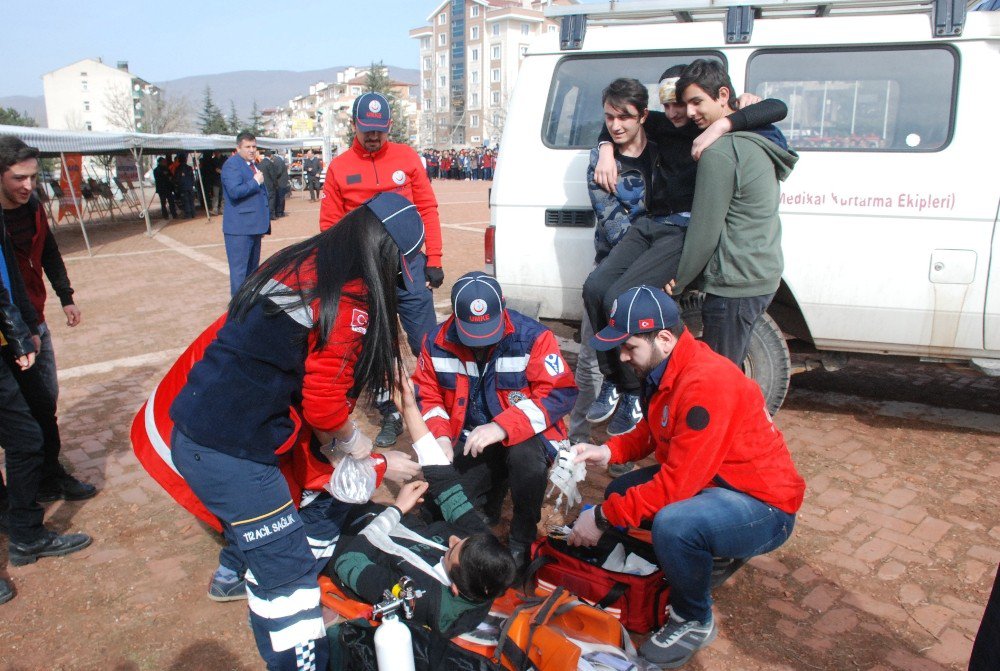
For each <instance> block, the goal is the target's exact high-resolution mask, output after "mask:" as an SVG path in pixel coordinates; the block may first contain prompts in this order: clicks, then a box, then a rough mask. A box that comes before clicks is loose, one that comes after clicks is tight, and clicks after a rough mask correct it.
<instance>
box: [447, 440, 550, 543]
mask: <svg viewBox="0 0 1000 671" xmlns="http://www.w3.org/2000/svg"><path fill="white" fill-rule="evenodd" d="M464 447H465V444H464V442H463V443H459V444H458V445H456V446H455V461H454V464H453V465H454V467H455V470H456V471H458V473H459V475H460V476H461V479H462V484H463V486H464V487H465V491H466V492H467V493H468V495H469V497H470V499H472V501H473V502H474V503H475V505H476V507H477V508H480V509H483V510H485V512H486V514H487V515H489V516H490V517H496V516H499V513H500V506H501V505H503V500H504V497H505V496H506V495H507V488H508V487H509V488H510V494H511V499H512V501H513V503H514V519H513V521H512V522H511V525H510V537H511V539H512V540H514V541H517V542H518V543H523V544H525V545H530V544H531V543H532V542H533V541H534V540H535V538H536V537H537V535H538V522H539V520H541V519H542V502H543V501H544V500H545V486H546V484H547V482H548V469H549V458H550V456H552V454H551V453H552V452H554V448H552V447H551V446H550V445H549V442H548V441H547V440H545V439H544V438H542V437H541V436H532V437H531V438H529V439H527V440H526V441H524V442H522V443H517V444H515V445H511V446H510V447H506V446H504V445H501V444H499V443H496V444H493V445H490V446H489V447H487V448H486V449H485V450H483V452H482V454H480V455H479V456H478V457H475V458H473V457H471V456H465V455H464V454H462V451H463V449H464Z"/></svg>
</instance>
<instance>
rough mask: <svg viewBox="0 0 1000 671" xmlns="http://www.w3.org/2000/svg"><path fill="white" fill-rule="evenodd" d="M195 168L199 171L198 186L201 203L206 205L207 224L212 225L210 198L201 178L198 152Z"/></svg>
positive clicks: (195, 158)
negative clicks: (209, 207) (209, 206)
mask: <svg viewBox="0 0 1000 671" xmlns="http://www.w3.org/2000/svg"><path fill="white" fill-rule="evenodd" d="M194 167H195V168H196V169H197V170H198V184H200V185H201V202H203V203H205V216H206V217H207V218H208V221H206V222H205V223H207V224H210V223H212V213H211V212H209V211H208V196H206V195H205V180H204V179H202V177H201V161H199V160H198V152H194Z"/></svg>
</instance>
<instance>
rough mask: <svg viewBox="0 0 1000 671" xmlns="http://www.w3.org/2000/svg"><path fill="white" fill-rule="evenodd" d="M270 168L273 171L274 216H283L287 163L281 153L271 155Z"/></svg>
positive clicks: (286, 191)
mask: <svg viewBox="0 0 1000 671" xmlns="http://www.w3.org/2000/svg"><path fill="white" fill-rule="evenodd" d="M271 170H273V171H274V186H275V189H274V216H275V218H280V217H283V216H285V196H287V195H288V190H289V189H288V164H287V163H285V159H283V158H281V154H278V153H274V154H272V155H271Z"/></svg>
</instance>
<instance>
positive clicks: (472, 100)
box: [469, 91, 479, 109]
mask: <svg viewBox="0 0 1000 671" xmlns="http://www.w3.org/2000/svg"><path fill="white" fill-rule="evenodd" d="M469 107H471V108H472V109H479V93H477V92H475V91H473V92H472V95H470V96H469Z"/></svg>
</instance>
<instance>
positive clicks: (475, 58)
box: [469, 48, 479, 63]
mask: <svg viewBox="0 0 1000 671" xmlns="http://www.w3.org/2000/svg"><path fill="white" fill-rule="evenodd" d="M469 60H470V61H472V62H474V63H475V62H478V61H479V49H478V48H474V49H472V51H471V52H470V56H469Z"/></svg>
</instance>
